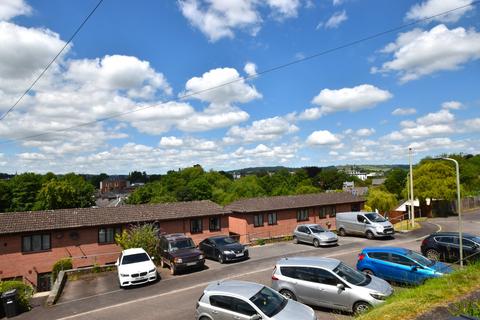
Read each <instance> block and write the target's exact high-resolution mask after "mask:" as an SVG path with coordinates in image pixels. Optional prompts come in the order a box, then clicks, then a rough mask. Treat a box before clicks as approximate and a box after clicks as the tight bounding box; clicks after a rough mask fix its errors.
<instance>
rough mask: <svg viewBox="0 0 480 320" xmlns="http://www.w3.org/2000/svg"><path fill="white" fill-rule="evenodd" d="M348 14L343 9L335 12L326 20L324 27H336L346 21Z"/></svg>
mask: <svg viewBox="0 0 480 320" xmlns="http://www.w3.org/2000/svg"><path fill="white" fill-rule="evenodd" d="M347 19H348V16H347V12H346V11H345V10H343V11H338V12H335V13H334V14H333V15H332V16H331V17H330V18H329V19H328V20H327V22H325V24H324V27H325V28H326V29H335V28H338V27H339V26H340V25H341V24H342V23H343V22H345V21H347Z"/></svg>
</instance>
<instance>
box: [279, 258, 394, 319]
mask: <svg viewBox="0 0 480 320" xmlns="http://www.w3.org/2000/svg"><path fill="white" fill-rule="evenodd" d="M272 288H273V289H275V290H277V291H279V292H280V293H281V294H282V295H283V296H285V297H286V298H289V299H292V300H297V301H300V302H303V303H306V304H309V305H316V306H321V307H327V308H331V309H340V310H344V311H348V312H354V313H362V312H364V311H366V310H368V309H369V308H370V307H371V306H375V305H378V304H381V303H383V302H384V300H385V299H386V298H387V297H388V296H390V295H391V294H392V293H393V289H392V287H391V286H390V285H389V284H388V283H387V282H386V281H384V280H382V279H380V278H377V277H375V276H372V275H367V274H363V273H361V272H358V271H357V270H355V269H353V268H351V267H349V266H347V265H346V264H344V263H343V262H342V261H340V260H337V259H328V258H320V257H305V258H283V259H281V260H279V261H278V262H277V265H276V266H275V269H274V271H273V274H272Z"/></svg>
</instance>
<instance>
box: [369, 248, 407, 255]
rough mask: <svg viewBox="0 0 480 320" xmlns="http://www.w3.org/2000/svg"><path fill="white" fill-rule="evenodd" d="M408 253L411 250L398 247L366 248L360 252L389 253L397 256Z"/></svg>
mask: <svg viewBox="0 0 480 320" xmlns="http://www.w3.org/2000/svg"><path fill="white" fill-rule="evenodd" d="M409 251H412V250H410V249H406V248H399V247H366V248H363V249H362V252H390V253H399V254H405V253H407V252H409Z"/></svg>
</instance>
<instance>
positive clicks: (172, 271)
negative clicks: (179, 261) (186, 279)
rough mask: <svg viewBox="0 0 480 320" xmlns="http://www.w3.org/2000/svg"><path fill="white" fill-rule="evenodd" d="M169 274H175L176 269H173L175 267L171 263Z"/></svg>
mask: <svg viewBox="0 0 480 320" xmlns="http://www.w3.org/2000/svg"><path fill="white" fill-rule="evenodd" d="M170 273H171V274H172V276H174V275H176V274H177V267H175V265H174V264H173V263H172V265H171V266H170Z"/></svg>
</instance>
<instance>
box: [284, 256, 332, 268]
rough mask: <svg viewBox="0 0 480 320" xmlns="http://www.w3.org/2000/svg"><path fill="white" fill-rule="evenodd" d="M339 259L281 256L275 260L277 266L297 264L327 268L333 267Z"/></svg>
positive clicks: (299, 265)
mask: <svg viewBox="0 0 480 320" xmlns="http://www.w3.org/2000/svg"><path fill="white" fill-rule="evenodd" d="M340 262H341V261H340V260H337V259H331V258H323V257H292V258H282V259H280V260H278V261H277V265H278V266H280V267H281V266H285V267H286V266H298V267H311V266H314V267H322V268H325V269H328V270H333V269H335V268H336V267H337V266H338V265H339V264H340Z"/></svg>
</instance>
